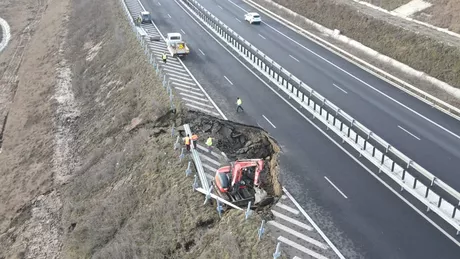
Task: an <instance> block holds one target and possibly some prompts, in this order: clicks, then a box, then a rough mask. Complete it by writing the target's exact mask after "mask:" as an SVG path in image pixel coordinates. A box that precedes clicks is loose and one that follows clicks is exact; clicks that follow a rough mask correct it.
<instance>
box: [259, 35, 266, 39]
mask: <svg viewBox="0 0 460 259" xmlns="http://www.w3.org/2000/svg"><path fill="white" fill-rule="evenodd" d="M259 36H260V37H261V38H262V39H264V40H266V39H267V38H265V37H264V36H262V35H260V33H259Z"/></svg>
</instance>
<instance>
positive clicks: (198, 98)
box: [179, 92, 208, 102]
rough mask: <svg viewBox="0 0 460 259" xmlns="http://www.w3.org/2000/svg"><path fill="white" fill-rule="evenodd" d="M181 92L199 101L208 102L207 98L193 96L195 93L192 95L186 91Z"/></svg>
mask: <svg viewBox="0 0 460 259" xmlns="http://www.w3.org/2000/svg"><path fill="white" fill-rule="evenodd" d="M179 94H180V95H183V96H185V97H186V98H192V99H195V100H198V101H201V102H208V100H207V99H204V98H200V97H197V96H193V95H190V94H186V93H182V92H179ZM185 97H184V98H185Z"/></svg>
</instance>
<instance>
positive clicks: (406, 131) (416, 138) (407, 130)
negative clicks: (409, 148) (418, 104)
mask: <svg viewBox="0 0 460 259" xmlns="http://www.w3.org/2000/svg"><path fill="white" fill-rule="evenodd" d="M398 128H400V129H402V130H403V131H405V132H406V133H407V134H409V135H411V136H412V137H414V138H416V139H418V140H420V138H419V137H417V136H415V135H414V134H412V133H410V132H409V131H408V130H406V129H405V128H403V127H401V126H399V125H398Z"/></svg>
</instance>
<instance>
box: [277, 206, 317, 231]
mask: <svg viewBox="0 0 460 259" xmlns="http://www.w3.org/2000/svg"><path fill="white" fill-rule="evenodd" d="M272 213H273V216H275V217H276V218H280V219H282V220H285V221H287V222H290V223H292V224H294V225H297V226H299V227H301V228H304V229H306V230H308V231H313V227H311V226H309V225H307V224H305V223H302V222H300V221H298V220H295V219H293V218H291V217H288V216H286V215H284V214H282V213H279V212H278V211H276V210H272Z"/></svg>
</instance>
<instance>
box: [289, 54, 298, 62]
mask: <svg viewBox="0 0 460 259" xmlns="http://www.w3.org/2000/svg"><path fill="white" fill-rule="evenodd" d="M289 57H291V58H292V59H293V60H295V61H297V62H299V63H300V61H299V60H298V59H296V58H295V57H293V56H292V55H289Z"/></svg>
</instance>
